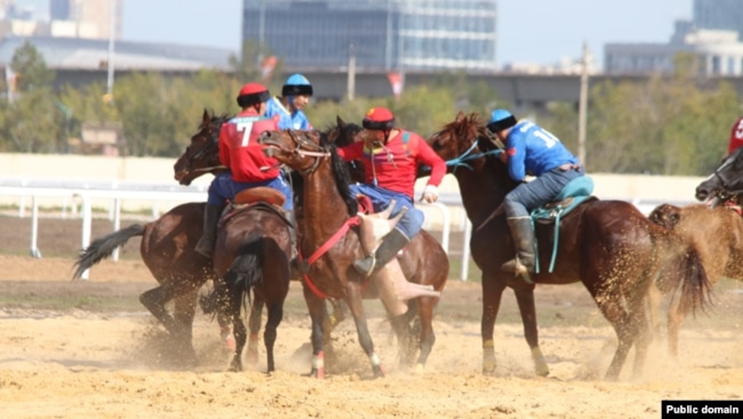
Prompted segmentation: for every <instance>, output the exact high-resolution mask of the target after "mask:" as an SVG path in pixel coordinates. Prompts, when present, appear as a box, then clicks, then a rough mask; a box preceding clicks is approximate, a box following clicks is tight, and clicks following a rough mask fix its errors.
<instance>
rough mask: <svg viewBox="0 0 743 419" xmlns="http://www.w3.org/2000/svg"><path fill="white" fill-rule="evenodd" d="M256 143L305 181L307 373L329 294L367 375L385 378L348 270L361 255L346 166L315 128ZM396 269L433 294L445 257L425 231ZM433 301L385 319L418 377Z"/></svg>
mask: <svg viewBox="0 0 743 419" xmlns="http://www.w3.org/2000/svg"><path fill="white" fill-rule="evenodd" d="M259 142H260V143H262V144H264V146H265V151H264V152H265V153H266V154H267V155H269V156H272V157H274V158H276V159H277V160H278V161H279V162H281V163H283V164H285V165H286V166H288V167H290V168H292V169H293V170H295V171H296V172H298V173H300V174H301V175H302V177H303V179H304V192H303V207H304V209H303V212H304V220H305V222H304V231H303V232H302V236H303V239H302V241H301V244H300V252H301V253H300V254H302V255H310V256H309V257H308V262H307V268H306V269H307V271H306V273H307V274H306V275H304V277H303V281H302V285H303V294H304V298H305V302H306V303H307V307H308V309H309V313H310V318H311V320H312V333H311V342H312V351H313V362H312V364H313V365H312V369H311V371H310V376H312V377H315V378H323V377H324V373H325V370H324V360H323V358H324V351H323V330H322V320H323V300H324V299H325V298H328V297H334V298H342V299H343V300H344V301H345V302H346V303H347V304H348V306H349V308H350V311H351V314H352V315H353V318H354V321H355V324H356V330H357V335H358V339H359V343H360V345H361V347H362V348H363V350H364V352H365V353H366V355H367V356H368V357H369V360H370V362H371V366H372V374H373V376H374V377H375V378H376V377H382V376H384V375H385V372H384V368H383V366H382V363H381V361H380V359H379V357H378V355H377V354H376V352H375V350H374V343H373V341H372V338H371V336H370V334H369V330H368V327H367V322H366V317H365V315H364V309H363V305H362V298H363V296H364V295H363V294H364V290H365V289H366V286H367V282H366V281H364V278H363V277H362V276H361V275H360V274H358V273H356V271H355V270H354V269H353V267H352V266H351V263H352V262H353V261H354V260H355V259H358V258H359V257H362V252H361V249H360V247H359V243H360V240H359V236H358V234H357V232H356V230H355V229H354V228H353V227H352V226H351V225H352V224H353V223H354V221H355V217H353V215H354V214H356V213H357V210H358V203H357V201H356V200H355V199H354V198H353V197H351V196H350V192H349V187H348V186H349V181H350V178H349V173H348V166H347V165H346V164H345V163H344V162H343V161H342V160H341V159H340V157H338V155H337V152H336V147H335V145H334V144H333V143H331V142H330V141H329V140H328V138H327V136H326V135H324V134H323V133H320V132H317V131H292V130H284V131H273V132H264V133H263V135H261V137H260V139H259ZM328 239H331V240H328ZM334 240H335V241H334ZM318 249H319V250H320V251H319V252H318ZM400 265H401V267H402V271H403V273H404V275H405V277H406V278H407V279H408V281H410V282H413V283H418V284H424V285H431V286H432V287H433V288H434V289H435V290H436V291H439V292H440V291H441V290H443V288H444V285H445V284H446V280H447V277H448V271H449V261H448V258H447V256H446V253H445V252H444V250H443V249H442V248H441V245H440V244H439V243H438V242H437V241H436V239H435V238H434V237H433V236H431V235H430V234H429V233H427V232H426V231H425V230H422V231H421V232H420V233H419V234H418V235H416V236H415V237H414V238H413V240H412V241H411V242H410V243H409V244H408V245H407V246H406V247H405V251H404V252H403V256H402V257H401V259H400ZM369 288H371V287H369ZM437 302H438V297H433V296H423V297H418V298H415V299H412V300H410V301H408V310H407V312H405V313H404V314H401V315H398V316H395V317H392V318H391V323H392V327H393V329H394V331H395V333H396V335H397V338H398V345H399V348H398V349H399V351H400V353H401V355H400V363H401V365H402V366H403V367H407V366H409V364H410V363H411V362H412V359H413V357H414V356H415V353H416V352H418V351H419V353H418V358H417V359H416V360H415V370H414V372H417V373H422V372H423V369H424V366H425V363H426V361H427V359H428V356H429V355H430V353H431V350H432V348H433V344H434V342H435V334H434V331H433V327H432V318H433V310H434V307H435V305H436V303H437ZM415 317H417V319H416V318H415ZM411 320H415V321H417V322H419V325H420V333H419V336H418V342H417V346H415V347H414V348H413V347H411V346H413V345H414V344H413V342H411V339H409V334H410V329H411V327H410V322H411Z"/></svg>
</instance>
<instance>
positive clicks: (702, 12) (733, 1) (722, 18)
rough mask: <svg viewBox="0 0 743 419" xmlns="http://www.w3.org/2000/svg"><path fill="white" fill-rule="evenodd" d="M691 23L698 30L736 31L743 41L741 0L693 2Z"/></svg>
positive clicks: (742, 5)
mask: <svg viewBox="0 0 743 419" xmlns="http://www.w3.org/2000/svg"><path fill="white" fill-rule="evenodd" d="M693 21H694V26H696V27H697V28H698V29H723V30H729V31H737V32H738V39H739V40H741V41H743V0H694V18H693Z"/></svg>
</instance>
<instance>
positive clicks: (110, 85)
mask: <svg viewBox="0 0 743 419" xmlns="http://www.w3.org/2000/svg"><path fill="white" fill-rule="evenodd" d="M117 1H118V0H109V1H108V5H109V7H110V8H111V16H110V21H109V27H108V81H107V83H106V98H107V100H108V101H111V100H113V93H114V35H115V33H116V2H117ZM109 103H110V102H109Z"/></svg>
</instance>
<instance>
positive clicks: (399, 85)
mask: <svg viewBox="0 0 743 419" xmlns="http://www.w3.org/2000/svg"><path fill="white" fill-rule="evenodd" d="M387 80H389V81H390V85H391V86H392V94H393V95H395V99H397V100H399V99H400V95H402V89H403V85H404V84H405V82H404V81H403V77H402V74H400V73H397V72H391V73H387Z"/></svg>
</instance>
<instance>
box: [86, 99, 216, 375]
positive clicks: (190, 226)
mask: <svg viewBox="0 0 743 419" xmlns="http://www.w3.org/2000/svg"><path fill="white" fill-rule="evenodd" d="M226 119H227V117H226V116H225V115H221V116H216V115H213V114H212V115H210V114H209V112H207V111H206V110H204V113H203V115H202V120H201V123H200V125H199V131H198V132H197V133H196V134H195V135H194V136H192V138H191V142H192V143H193V144H206V145H210V146H211V144H215V141H216V139H217V137H218V135H219V128H220V127H221V125H222V122H224V121H225V120H226ZM209 154H210V153H209V152H208V150H207V151H204V152H202V151H200V150H197V151H193V150H189V149H187V150H186V153H185V154H184V155H183V156H181V158H179V159H178V161H177V162H176V163H175V166H174V171H175V178H176V180H178V181H179V182H180V183H181V184H184V185H188V184H190V183H191V182H192V181H193V180H194V179H196V178H197V177H199V176H201V175H203V174H205V173H219V172H220V171H222V170H224V169H225V168H224V166H222V165H221V164H220V163H219V159H218V158H217V159H216V160H214V159H205V157H207V156H208V155H209ZM195 163H198V165H199V167H200V169H198V170H192V169H191V167H192V166H193V165H194V164H195ZM204 205H205V204H204V203H186V204H182V205H178V206H176V207H174V208H173V209H171V210H170V211H168V212H166V213H165V214H163V215H162V216H160V218H158V219H156V220H154V221H151V222H149V223H147V224H144V225H141V224H133V225H130V226H129V227H126V228H124V229H121V230H118V231H116V232H113V233H111V234H108V235H106V236H104V237H101V238H98V239H95V240H93V242H92V243H91V244H90V245H89V246H88V247H87V248H86V249H83V250H82V252H81V253H80V255H79V256H78V257H77V258H76V260H75V271H74V273H73V279H79V278H80V277H81V275H82V273H83V272H85V271H86V270H88V269H90V268H91V267H92V266H94V265H95V264H97V263H99V262H100V261H101V260H103V259H105V258H107V257H109V256H110V255H111V254H112V253H113V251H114V250H115V249H116V248H117V247H119V246H123V245H124V244H126V243H127V242H128V241H129V239H131V238H132V237H142V241H141V244H140V249H139V253H140V256H141V257H142V260H143V261H144V263H145V265H146V266H147V268H148V269H149V270H150V272H151V273H152V275H153V276H154V277H155V279H156V280H157V282H158V283H159V285H158V286H157V287H156V288H153V289H151V290H148V291H146V292H144V293H143V294H142V295H140V297H139V300H140V302H141V303H142V304H143V305H144V306H145V307H146V308H147V309H148V310H149V311H150V313H152V315H153V316H155V318H156V319H157V320H158V321H160V323H161V324H162V325H163V326H164V327H165V329H166V330H167V331H168V332H169V335H170V337H171V339H172V342H173V344H172V347H174V348H176V349H177V350H178V351H179V352H180V354H181V355H182V357H183V359H184V361H185V362H187V363H193V362H194V361H195V351H194V349H193V344H192V328H193V319H194V315H195V308H196V299H197V294H198V290H199V288H201V286H202V285H203V284H204V283H206V282H207V281H208V280H210V279H214V274H213V268H212V263H211V260H209V259H207V258H205V257H203V256H200V255H199V254H198V253H196V252H195V251H194V247H195V246H196V242H197V241H198V240H199V238H200V237H201V232H202V224H203V223H202V220H203V213H204ZM171 300H175V305H174V310H173V313H172V314H171V313H170V312H169V311H168V310H167V309H166V307H165V305H166V304H167V303H168V302H169V301H171ZM223 337H226V336H224V335H223Z"/></svg>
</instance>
